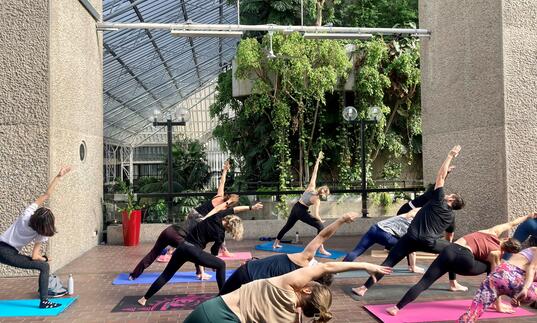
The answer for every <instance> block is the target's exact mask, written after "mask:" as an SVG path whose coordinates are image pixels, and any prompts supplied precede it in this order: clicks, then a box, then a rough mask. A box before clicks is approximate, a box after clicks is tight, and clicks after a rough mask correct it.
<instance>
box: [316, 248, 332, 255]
mask: <svg viewBox="0 0 537 323" xmlns="http://www.w3.org/2000/svg"><path fill="white" fill-rule="evenodd" d="M319 253H320V254H321V255H325V256H331V255H332V254H331V253H330V252H328V251H326V249H325V248H319Z"/></svg>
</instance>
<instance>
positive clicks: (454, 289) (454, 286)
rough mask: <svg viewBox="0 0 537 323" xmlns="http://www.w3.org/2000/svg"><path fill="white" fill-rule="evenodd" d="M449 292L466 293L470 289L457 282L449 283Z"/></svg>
mask: <svg viewBox="0 0 537 323" xmlns="http://www.w3.org/2000/svg"><path fill="white" fill-rule="evenodd" d="M449 285H450V286H449V290H450V291H452V292H466V291H468V287H466V286H463V285H461V284H459V283H458V282H457V281H456V280H455V281H450V282H449Z"/></svg>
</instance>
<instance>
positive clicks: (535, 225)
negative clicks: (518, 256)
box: [502, 218, 537, 260]
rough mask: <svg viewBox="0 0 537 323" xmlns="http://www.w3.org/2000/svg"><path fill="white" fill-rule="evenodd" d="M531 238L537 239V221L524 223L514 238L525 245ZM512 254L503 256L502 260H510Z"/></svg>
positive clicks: (530, 220)
mask: <svg viewBox="0 0 537 323" xmlns="http://www.w3.org/2000/svg"><path fill="white" fill-rule="evenodd" d="M530 236H534V237H537V219H535V218H530V219H528V220H526V221H524V222H522V223H521V224H520V225H519V226H518V227H517V228H516V230H515V233H514V234H513V238H514V239H516V240H518V241H520V243H524V242H525V241H526V240H527V239H528V238H529V237H530ZM509 258H511V254H510V253H508V252H506V253H504V254H503V257H502V259H504V260H509Z"/></svg>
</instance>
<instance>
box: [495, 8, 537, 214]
mask: <svg viewBox="0 0 537 323" xmlns="http://www.w3.org/2000/svg"><path fill="white" fill-rule="evenodd" d="M502 17H503V57H504V62H503V66H504V93H505V95H504V97H505V101H504V106H505V146H506V148H505V149H506V155H507V177H506V178H507V201H508V203H507V207H508V211H509V215H510V216H511V217H516V216H520V215H524V214H527V213H529V212H532V211H537V198H536V192H537V153H536V152H537V23H536V17H537V1H534V0H508V1H507V0H506V1H503V15H502Z"/></svg>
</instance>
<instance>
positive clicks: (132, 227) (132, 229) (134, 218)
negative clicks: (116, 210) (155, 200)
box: [121, 210, 142, 246]
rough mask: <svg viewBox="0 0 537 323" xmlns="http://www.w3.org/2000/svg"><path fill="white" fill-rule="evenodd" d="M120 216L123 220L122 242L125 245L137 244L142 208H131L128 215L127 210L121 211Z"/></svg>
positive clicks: (138, 241)
mask: <svg viewBox="0 0 537 323" xmlns="http://www.w3.org/2000/svg"><path fill="white" fill-rule="evenodd" d="M121 218H122V220H123V221H122V223H123V244H124V245H125V246H137V245H138V243H140V225H141V223H142V210H132V211H131V215H130V217H129V215H128V213H127V211H123V213H121Z"/></svg>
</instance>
